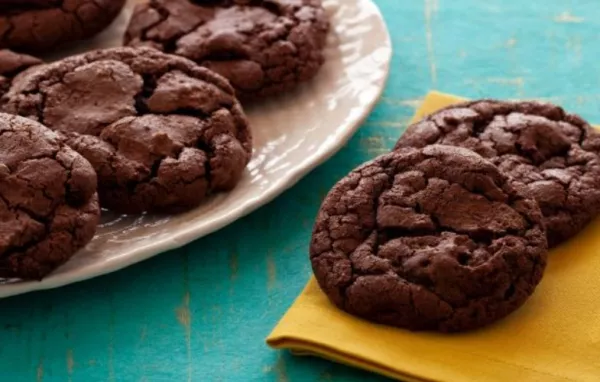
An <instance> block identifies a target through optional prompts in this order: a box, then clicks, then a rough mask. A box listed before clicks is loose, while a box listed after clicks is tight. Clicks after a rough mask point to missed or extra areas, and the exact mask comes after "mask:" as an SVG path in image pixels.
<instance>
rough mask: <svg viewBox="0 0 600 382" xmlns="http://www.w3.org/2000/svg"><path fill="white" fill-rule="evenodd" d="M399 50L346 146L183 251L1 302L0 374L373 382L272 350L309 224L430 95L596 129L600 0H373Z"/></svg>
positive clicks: (299, 274)
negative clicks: (484, 101)
mask: <svg viewBox="0 0 600 382" xmlns="http://www.w3.org/2000/svg"><path fill="white" fill-rule="evenodd" d="M377 3H378V4H379V6H380V7H381V9H382V11H383V14H384V15H385V17H386V19H387V22H388V25H389V28H390V32H391V35H392V39H393V43H394V61H393V64H392V73H391V77H390V80H389V83H388V86H387V89H386V91H385V94H384V96H383V98H382V100H381V102H380V103H379V105H378V106H377V108H376V109H375V111H374V112H373V113H372V115H371V116H370V118H369V119H368V120H367V121H366V123H365V124H364V125H363V126H362V128H361V129H360V130H359V131H358V133H357V134H356V136H355V137H354V138H353V139H352V141H351V142H350V143H349V144H348V145H347V147H345V148H344V149H343V150H342V151H341V152H340V153H339V154H337V155H336V156H335V157H334V158H333V159H331V160H330V161H329V162H328V163H326V164H325V165H323V166H322V167H320V168H319V169H317V170H315V171H313V173H312V174H310V175H309V176H308V177H306V178H305V179H304V180H303V181H301V182H300V183H299V184H298V185H297V186H296V187H294V188H293V189H292V190H290V191H288V192H286V193H285V194H284V195H282V196H281V197H279V198H278V199H277V200H276V201H274V202H272V203H271V204H270V205H268V206H266V207H264V208H262V209H261V210H259V211H257V212H255V213H253V214H252V215H250V216H248V217H246V218H245V219H242V220H241V221H239V222H237V223H235V224H233V225H232V226H230V227H228V228H226V229H224V230H222V231H220V232H218V233H216V234H213V235H211V236H210V237H207V238H205V239H202V240H199V241H197V242H195V243H193V244H191V245H188V246H187V247H185V248H182V249H180V250H177V251H173V252H170V253H165V254H163V255H161V256H159V257H157V258H154V259H152V260H149V261H146V262H144V263H142V264H139V265H136V266H133V267H131V268H128V269H126V270H124V271H121V272H117V273H114V274H112V275H108V276H105V277H101V278H98V279H95V280H92V281H88V282H83V283H80V284H76V285H71V286H69V287H65V288H62V289H57V290H52V291H47V292H41V293H34V294H29V295H24V296H18V297H14V298H10V299H5V300H2V301H0V311H1V312H2V314H1V316H0V381H7V382H8V381H10V382H20V381H44V382H54V381H57V382H59V381H60V382H62V381H82V382H94V381H111V382H112V381H116V382H129V381H151V382H153V381H169V382H170V381H175V382H177V381H243V382H247V381H279V382H288V381H294V382H295V381H349V382H352V381H364V380H373V381H380V380H381V381H382V380H383V379H382V378H379V377H375V376H373V375H370V374H368V373H365V372H361V371H357V370H353V369H350V368H346V367H344V366H340V365H336V364H333V363H329V362H326V361H321V360H317V359H312V358H297V357H292V356H290V355H288V354H286V353H277V352H274V351H271V350H270V349H269V348H267V347H266V346H265V344H264V338H265V336H266V335H267V334H268V333H269V331H270V330H271V329H272V328H273V326H274V325H275V323H276V322H277V321H278V319H279V318H280V317H281V315H282V314H283V313H284V312H285V310H286V309H287V308H288V307H289V306H290V304H291V303H292V301H293V300H294V298H295V297H296V296H297V295H298V293H299V292H300V291H301V289H302V287H303V286H304V284H305V282H306V281H307V280H308V278H309V275H310V267H309V262H308V260H307V248H308V241H309V237H310V231H311V226H312V222H313V218H314V216H315V214H316V212H317V209H318V207H319V204H320V201H321V199H322V198H323V196H324V195H325V193H326V192H327V190H328V189H329V188H330V187H331V186H332V185H333V184H334V183H335V182H336V180H338V179H339V178H340V177H342V176H343V175H344V174H346V173H347V172H348V171H349V170H350V169H352V168H353V167H355V166H356V165H358V164H359V163H361V162H364V161H366V160H368V159H370V158H372V157H374V156H376V155H378V154H381V153H384V152H386V151H387V150H388V149H389V148H390V147H392V145H393V143H394V141H395V140H396V138H397V137H398V136H399V135H400V133H401V132H402V130H403V129H404V128H405V127H406V123H407V121H408V119H409V118H410V116H411V115H412V114H413V112H414V109H415V107H416V106H417V105H418V104H419V102H420V99H421V97H423V95H424V94H425V93H426V92H427V91H428V90H429V89H432V88H435V89H438V90H441V91H445V92H453V93H457V94H461V95H464V96H468V97H502V98H539V99H544V100H549V101H554V102H557V103H559V104H561V105H563V106H565V107H566V108H568V109H569V110H572V111H574V112H577V113H581V114H582V115H583V116H584V117H587V118H589V119H590V120H591V121H592V122H600V108H599V102H600V65H598V60H599V59H600V43H599V41H600V21H599V20H600V7H598V0H528V1H523V0H486V1H479V0H452V1H450V0H424V1H423V0H377Z"/></svg>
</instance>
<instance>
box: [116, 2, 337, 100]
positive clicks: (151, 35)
mask: <svg viewBox="0 0 600 382" xmlns="http://www.w3.org/2000/svg"><path fill="white" fill-rule="evenodd" d="M328 30H329V23H328V21H327V17H326V15H325V12H324V10H323V8H322V6H321V1H320V0H256V1H246V0H218V1H211V2H204V3H203V2H195V1H190V0H175V1H167V0H150V1H149V2H148V3H145V4H140V5H138V6H137V7H136V8H135V10H134V14H133V17H132V20H131V22H130V24H129V27H128V30H127V32H126V35H125V41H124V42H125V44H126V45H131V46H151V47H154V48H157V49H160V50H162V51H165V52H167V53H175V54H178V55H182V56H184V57H187V58H190V59H192V60H194V61H196V62H197V63H199V64H201V65H203V66H206V67H208V68H210V69H212V70H215V71H216V72H218V73H220V74H221V75H223V76H224V77H226V78H228V79H229V80H230V81H231V82H232V84H233V85H234V86H235V87H236V90H237V92H238V94H239V95H240V97H242V98H244V99H247V100H251V99H252V98H254V97H257V96H258V97H261V96H268V95H271V94H277V93H281V92H284V91H286V90H289V89H290V88H292V87H294V86H295V85H296V84H297V83H299V82H303V81H306V80H308V79H310V78H312V77H314V76H315V75H316V73H317V71H318V69H319V68H320V67H321V65H322V64H323V61H324V58H323V52H322V50H323V48H324V45H325V39H326V35H327V33H328Z"/></svg>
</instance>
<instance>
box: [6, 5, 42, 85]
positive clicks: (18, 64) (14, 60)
mask: <svg viewBox="0 0 600 382" xmlns="http://www.w3.org/2000/svg"><path fill="white" fill-rule="evenodd" d="M0 1H1V0H0ZM41 63H42V61H41V60H40V59H38V58H36V57H33V56H29V55H27V54H20V53H16V52H13V51H11V50H8V49H0V97H1V96H2V95H3V94H4V93H5V92H6V91H7V90H8V88H10V84H11V81H12V78H13V77H14V76H16V75H17V74H19V73H20V72H22V71H24V70H26V69H27V68H29V67H32V66H36V65H39V64H41Z"/></svg>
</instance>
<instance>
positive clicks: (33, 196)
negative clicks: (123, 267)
mask: <svg viewBox="0 0 600 382" xmlns="http://www.w3.org/2000/svg"><path fill="white" fill-rule="evenodd" d="M96 187H97V183H96V174H95V173H94V170H93V168H92V167H91V165H90V164H89V163H88V162H87V161H86V160H85V159H84V158H83V157H82V156H80V155H79V154H77V153H76V152H75V151H73V150H72V149H71V148H69V147H68V146H66V145H65V144H64V143H63V142H62V141H61V140H60V139H59V137H58V135H57V134H55V133H53V132H51V131H50V130H48V129H46V128H45V127H44V126H42V125H40V124H38V123H37V122H34V121H31V120H29V119H26V118H22V117H18V116H11V115H7V114H0V218H1V219H0V277H7V278H13V277H17V278H25V279H39V278H42V277H43V276H45V275H46V274H48V273H49V272H50V271H52V270H53V269H55V268H56V267H58V266H59V265H61V264H63V263H64V262H66V261H67V260H68V259H69V258H70V257H71V256H72V255H73V254H74V253H75V252H76V251H77V250H78V249H80V248H82V247H83V246H84V245H85V244H87V243H88V242H89V241H90V240H91V239H92V237H93V235H94V232H95V230H96V226H97V224H98V219H99V216H100V208H99V206H98V197H97V194H96Z"/></svg>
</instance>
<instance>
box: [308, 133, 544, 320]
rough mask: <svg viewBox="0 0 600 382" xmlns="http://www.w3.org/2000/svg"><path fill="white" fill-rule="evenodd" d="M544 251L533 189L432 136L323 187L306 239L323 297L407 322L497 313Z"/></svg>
mask: <svg viewBox="0 0 600 382" xmlns="http://www.w3.org/2000/svg"><path fill="white" fill-rule="evenodd" d="M546 253H547V244H546V236H545V231H544V228H543V224H542V215H541V213H540V210H539V208H538V206H537V203H536V202H535V200H533V199H532V198H530V197H529V196H528V195H527V194H526V193H523V192H521V191H519V189H518V187H515V183H514V182H513V181H512V180H511V179H510V178H508V177H507V176H506V175H504V174H503V173H502V172H501V171H500V170H498V168H497V167H496V166H494V165H493V164H492V163H490V162H489V161H487V160H485V159H483V158H482V157H481V156H479V155H477V154H475V153H473V152H472V151H470V150H466V149H463V148H457V147H451V146H442V145H432V146H427V147H426V148H423V149H405V150H402V151H398V152H393V153H390V154H386V155H383V156H381V157H378V158H376V159H375V160H373V161H371V162H368V163H366V164H365V165H363V166H361V167H359V168H358V169H356V170H354V171H352V172H351V173H350V174H349V175H348V176H347V177H346V178H344V179H342V180H341V181H340V182H339V183H338V184H336V185H335V186H334V187H333V189H332V190H331V191H330V193H329V194H328V195H327V197H326V198H325V200H324V202H323V204H322V206H321V209H320V211H319V214H318V217H317V220H316V223H315V227H314V230H313V236H312V240H311V244H310V258H311V262H312V267H313V270H314V273H315V276H316V278H317V280H318V282H319V285H320V286H321V288H322V289H323V290H324V292H325V293H326V294H327V295H328V297H329V298H330V300H331V301H332V302H333V303H335V304H336V305H337V306H338V307H340V308H342V309H344V310H346V311H348V312H349V313H352V314H355V315H358V316H360V317H364V318H367V319H370V320H373V321H376V322H380V323H384V324H390V325H395V326H399V327H404V328H409V329H413V330H441V331H461V330H467V329H473V328H476V327H480V326H483V325H486V324H489V323H491V322H493V321H495V320H498V319H499V318H502V317H504V316H506V315H507V314H509V313H510V312H512V311H514V310H515V309H517V308H518V307H519V306H520V305H521V304H523V302H524V301H525V300H526V299H527V298H528V296H529V295H531V294H532V293H533V291H534V289H535V287H536V285H537V284H538V283H539V281H540V280H541V278H542V274H543V271H544V268H545V264H546Z"/></svg>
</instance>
